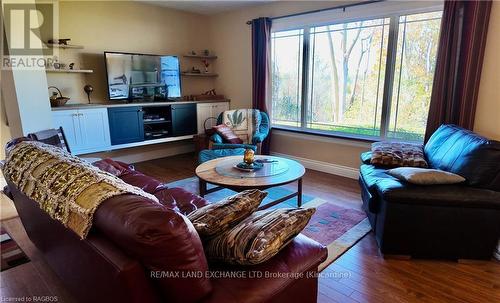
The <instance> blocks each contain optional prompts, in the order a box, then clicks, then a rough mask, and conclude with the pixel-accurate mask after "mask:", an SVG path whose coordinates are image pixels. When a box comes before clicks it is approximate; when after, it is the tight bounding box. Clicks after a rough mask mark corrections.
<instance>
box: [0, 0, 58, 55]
mask: <svg viewBox="0 0 500 303" xmlns="http://www.w3.org/2000/svg"><path fill="white" fill-rule="evenodd" d="M3 16H4V25H5V37H6V38H7V41H5V42H7V43H4V54H7V53H10V55H11V56H30V55H38V56H40V55H41V54H42V52H41V50H42V49H43V54H44V55H48V56H50V55H52V53H53V49H52V48H48V47H47V46H46V44H45V43H44V41H43V40H42V35H46V37H50V38H51V37H52V36H53V33H54V10H53V4H51V3H39V4H36V6H35V5H34V4H27V3H26V4H20V3H5V4H4V5H3Z"/></svg>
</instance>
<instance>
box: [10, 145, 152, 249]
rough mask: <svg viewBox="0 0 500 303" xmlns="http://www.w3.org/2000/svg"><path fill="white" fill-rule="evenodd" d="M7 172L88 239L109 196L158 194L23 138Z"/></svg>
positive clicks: (12, 151) (47, 209)
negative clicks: (100, 208) (99, 209)
mask: <svg viewBox="0 0 500 303" xmlns="http://www.w3.org/2000/svg"><path fill="white" fill-rule="evenodd" d="M7 153H8V154H7V159H6V161H5V164H4V166H3V173H4V176H5V177H6V178H8V179H9V180H10V181H11V182H12V183H13V184H14V185H15V186H16V187H17V188H18V189H19V190H20V191H21V192H23V193H24V194H25V195H26V196H28V197H29V198H30V199H32V200H35V201H36V202H37V203H38V204H39V206H40V208H41V209H42V210H44V211H45V212H46V213H48V214H49V215H50V217H52V218H53V219H55V220H58V221H59V222H61V223H62V224H63V225H64V226H65V227H67V228H69V229H71V230H73V231H74V232H75V233H76V234H77V235H78V236H80V238H82V239H84V238H85V237H87V234H88V232H89V230H90V228H91V227H92V218H93V215H94V212H95V211H96V209H97V207H99V205H100V204H101V203H102V202H103V201H104V200H106V199H108V198H111V197H114V196H117V195H121V194H125V193H130V194H135V195H140V196H143V197H146V198H148V199H151V200H154V201H158V199H156V197H154V196H153V195H150V194H148V193H146V192H144V191H142V190H141V189H139V188H137V187H134V186H132V185H129V184H127V183H125V182H123V181H122V180H120V179H118V178H117V177H115V176H113V175H111V174H109V173H106V172H104V171H101V170H100V169H98V168H97V167H94V166H92V165H91V164H88V163H87V162H85V161H83V160H81V159H80V158H78V157H75V156H73V155H71V154H69V153H67V152H66V151H64V150H62V149H61V148H58V147H55V146H52V145H47V144H44V143H41V142H35V141H23V142H21V143H18V144H17V145H15V146H14V147H13V148H11V149H10V150H8V151H7Z"/></svg>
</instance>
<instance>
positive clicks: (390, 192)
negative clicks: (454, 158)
mask: <svg viewBox="0 0 500 303" xmlns="http://www.w3.org/2000/svg"><path fill="white" fill-rule="evenodd" d="M376 189H377V192H378V195H379V196H380V197H381V198H382V199H384V200H385V201H387V202H389V203H401V204H411V205H417V204H418V205H430V206H446V207H467V208H494V209H500V192H497V191H493V190H487V189H481V188H474V187H469V186H463V185H434V186H419V185H413V184H396V183H392V184H391V183H389V182H387V183H379V184H378V185H377V186H376ZM499 219H500V218H499Z"/></svg>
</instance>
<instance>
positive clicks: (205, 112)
mask: <svg viewBox="0 0 500 303" xmlns="http://www.w3.org/2000/svg"><path fill="white" fill-rule="evenodd" d="M226 110H229V102H213V103H198V104H197V107H196V111H197V120H198V134H202V133H204V132H205V126H204V123H205V121H206V120H207V119H208V118H210V117H214V118H217V117H218V116H219V114H220V113H222V112H223V111H226ZM215 124H216V120H214V119H211V120H209V121H207V124H206V126H207V128H212V126H215Z"/></svg>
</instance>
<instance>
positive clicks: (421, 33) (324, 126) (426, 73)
mask: <svg viewBox="0 0 500 303" xmlns="http://www.w3.org/2000/svg"><path fill="white" fill-rule="evenodd" d="M440 19H441V12H430V13H421V14H413V15H401V16H390V17H386V18H377V19H369V20H360V21H356V22H348V23H341V24H331V25H323V26H311V27H304V28H301V29H298V30H292V31H281V32H274V33H273V35H272V121H273V125H274V126H278V127H279V126H282V127H293V128H299V129H301V130H304V131H313V132H324V133H333V134H335V133H337V134H343V135H348V136H354V137H357V136H359V137H383V138H394V139H405V140H423V135H424V132H425V124H426V122H427V112H428V109H429V101H430V95H431V91H432V81H433V77H434V68H435V59H436V52H437V43H438V38H439V29H440ZM391 39H392V41H391ZM387 81H390V82H391V83H386V82H387ZM389 84H390V85H389Z"/></svg>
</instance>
